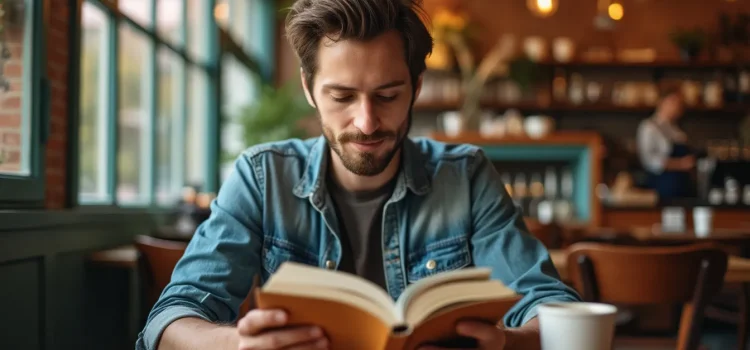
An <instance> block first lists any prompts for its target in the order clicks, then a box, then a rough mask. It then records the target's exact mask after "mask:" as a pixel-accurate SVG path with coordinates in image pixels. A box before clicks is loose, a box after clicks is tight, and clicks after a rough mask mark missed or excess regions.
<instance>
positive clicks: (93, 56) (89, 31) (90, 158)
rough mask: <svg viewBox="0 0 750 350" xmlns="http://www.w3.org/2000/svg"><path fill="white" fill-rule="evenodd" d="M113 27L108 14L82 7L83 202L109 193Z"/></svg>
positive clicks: (102, 199)
mask: <svg viewBox="0 0 750 350" xmlns="http://www.w3.org/2000/svg"><path fill="white" fill-rule="evenodd" d="M109 30H110V28H109V26H108V25H107V15H106V14H105V13H104V11H102V10H101V9H99V8H97V7H96V6H94V5H92V4H90V3H88V2H84V3H83V5H82V7H81V83H80V84H81V87H80V96H79V109H80V115H79V118H80V124H79V132H78V142H79V145H78V150H79V162H80V164H79V171H78V187H79V191H80V195H79V201H81V202H89V203H91V202H98V203H105V202H107V201H109V200H110V197H109V193H108V183H107V181H108V177H109V173H108V166H107V161H108V158H107V154H108V143H107V142H108V138H107V133H108V130H109V129H110V126H109V125H108V123H109V121H108V119H107V115H108V110H107V107H108V105H109V104H110V103H109V101H108V99H109V94H108V91H107V88H106V87H107V81H109V80H110V78H111V77H110V76H108V74H109V72H110V68H109V66H110V65H113V64H114V62H110V60H109V59H108V56H107V54H108V49H109V47H108V42H109V37H110V33H109Z"/></svg>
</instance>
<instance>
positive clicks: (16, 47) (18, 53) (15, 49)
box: [7, 42, 23, 59]
mask: <svg viewBox="0 0 750 350" xmlns="http://www.w3.org/2000/svg"><path fill="white" fill-rule="evenodd" d="M7 46H8V49H9V50H10V58H11V59H21V57H22V56H23V45H21V43H20V42H18V43H15V42H10V43H7Z"/></svg>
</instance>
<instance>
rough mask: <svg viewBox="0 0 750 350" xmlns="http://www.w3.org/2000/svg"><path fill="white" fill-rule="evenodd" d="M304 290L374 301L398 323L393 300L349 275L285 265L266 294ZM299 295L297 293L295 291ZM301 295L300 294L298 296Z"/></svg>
mask: <svg viewBox="0 0 750 350" xmlns="http://www.w3.org/2000/svg"><path fill="white" fill-rule="evenodd" d="M294 286H298V287H297V288H302V291H301V293H302V294H304V288H307V286H310V287H315V289H316V290H320V289H323V288H324V289H329V290H341V291H343V292H346V293H349V294H353V295H357V296H359V297H360V298H363V299H365V300H369V301H371V302H372V303H373V304H375V305H377V307H379V308H381V309H383V310H386V312H388V313H390V314H392V315H393V317H391V318H393V319H398V317H397V316H396V312H395V307H394V303H393V300H392V299H391V297H390V295H388V293H386V291H384V290H383V289H382V288H380V286H378V285H377V284H375V283H372V282H370V281H368V280H366V279H364V278H361V277H359V276H356V275H352V274H349V273H346V272H341V271H334V270H324V269H321V268H319V267H313V266H308V265H303V264H299V263H293V262H285V263H283V264H282V265H281V267H279V269H278V270H277V271H276V273H275V274H273V275H272V276H271V278H270V279H269V280H268V282H267V283H266V285H265V286H263V290H264V291H267V292H274V293H284V292H286V291H288V290H289V289H290V288H294ZM295 292H297V291H295ZM296 294H299V293H296Z"/></svg>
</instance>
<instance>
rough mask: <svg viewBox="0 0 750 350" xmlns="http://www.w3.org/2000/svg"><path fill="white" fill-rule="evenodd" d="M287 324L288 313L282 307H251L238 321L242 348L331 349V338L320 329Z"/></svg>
mask: <svg viewBox="0 0 750 350" xmlns="http://www.w3.org/2000/svg"><path fill="white" fill-rule="evenodd" d="M286 325H287V315H286V313H285V312H283V311H281V310H258V309H255V310H251V311H250V312H248V313H247V315H245V317H243V318H242V319H241V320H240V321H239V322H238V323H237V331H238V332H239V336H240V342H239V348H238V350H276V349H284V350H320V349H328V345H329V343H328V339H326V338H325V336H324V334H323V331H322V330H321V329H320V328H318V327H314V326H310V327H286Z"/></svg>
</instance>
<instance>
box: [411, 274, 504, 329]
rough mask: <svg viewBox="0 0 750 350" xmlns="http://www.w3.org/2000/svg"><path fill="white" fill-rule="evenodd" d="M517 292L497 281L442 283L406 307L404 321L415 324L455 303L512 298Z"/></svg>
mask: <svg viewBox="0 0 750 350" xmlns="http://www.w3.org/2000/svg"><path fill="white" fill-rule="evenodd" d="M516 295H517V294H516V292H515V291H513V290H512V289H510V288H508V287H506V286H505V285H503V284H502V283H500V282H499V281H495V280H486V281H465V282H456V283H450V284H443V285H438V286H435V287H433V288H432V289H429V290H427V291H425V292H424V293H422V294H420V295H419V297H418V298H416V299H414V300H413V301H412V302H411V303H410V304H409V305H407V308H406V322H407V323H408V324H410V325H417V324H419V323H421V322H422V321H423V320H425V319H426V318H428V317H430V316H431V315H432V314H434V313H435V312H437V311H440V310H441V309H444V308H446V307H450V306H453V305H456V304H461V303H469V302H480V301H485V300H496V299H504V298H512V297H515V296H516Z"/></svg>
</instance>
